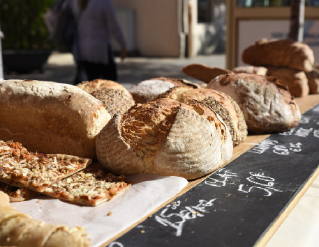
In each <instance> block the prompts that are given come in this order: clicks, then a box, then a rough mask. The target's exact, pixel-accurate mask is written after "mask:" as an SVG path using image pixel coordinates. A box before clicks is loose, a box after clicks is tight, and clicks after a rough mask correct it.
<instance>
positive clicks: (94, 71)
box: [82, 61, 102, 81]
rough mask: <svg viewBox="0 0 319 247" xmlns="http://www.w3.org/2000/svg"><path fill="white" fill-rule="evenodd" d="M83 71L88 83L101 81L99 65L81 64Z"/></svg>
mask: <svg viewBox="0 0 319 247" xmlns="http://www.w3.org/2000/svg"><path fill="white" fill-rule="evenodd" d="M82 65H83V69H84V71H85V73H86V76H87V80H88V81H93V80H95V79H102V78H101V72H100V71H101V69H100V65H99V64H96V63H90V62H87V61H85V62H83V64H82Z"/></svg>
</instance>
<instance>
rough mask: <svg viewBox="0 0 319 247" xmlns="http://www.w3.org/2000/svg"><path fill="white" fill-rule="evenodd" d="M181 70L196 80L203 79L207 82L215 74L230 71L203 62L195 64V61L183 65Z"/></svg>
mask: <svg viewBox="0 0 319 247" xmlns="http://www.w3.org/2000/svg"><path fill="white" fill-rule="evenodd" d="M182 71H183V72H184V73H185V74H186V75H188V76H190V77H193V78H195V79H197V80H200V81H204V82H206V83H209V82H210V81H211V80H212V79H214V78H215V77H216V76H219V75H223V74H229V73H232V71H230V70H227V69H222V68H218V67H210V66H207V65H204V64H196V63H195V64H190V65H187V66H185V67H184V68H183V69H182Z"/></svg>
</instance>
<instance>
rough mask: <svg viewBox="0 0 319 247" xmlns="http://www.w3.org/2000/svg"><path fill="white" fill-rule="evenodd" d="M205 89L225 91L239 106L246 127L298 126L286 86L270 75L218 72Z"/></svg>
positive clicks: (266, 130)
mask: <svg viewBox="0 0 319 247" xmlns="http://www.w3.org/2000/svg"><path fill="white" fill-rule="evenodd" d="M208 88H211V89H215V90H218V91H221V92H224V93H226V94H228V95H229V96H230V97H232V98H233V99H234V100H235V101H236V102H237V104H238V105H239V107H240V108H241V110H242V112H243V114H244V117H245V120H246V123H247V126H248V130H249V131H251V132H254V133H260V134H270V133H278V132H283V131H287V130H289V129H291V128H293V127H295V126H297V125H298V123H299V121H300V118H301V114H300V111H299V107H298V105H297V104H296V102H295V100H294V98H293V96H292V95H291V94H290V93H289V91H288V89H287V86H285V85H283V84H281V83H280V81H279V80H277V79H276V78H274V77H267V76H261V75H254V74H245V73H241V74H232V75H221V76H219V77H217V78H215V79H214V80H212V81H211V82H210V83H209V84H208Z"/></svg>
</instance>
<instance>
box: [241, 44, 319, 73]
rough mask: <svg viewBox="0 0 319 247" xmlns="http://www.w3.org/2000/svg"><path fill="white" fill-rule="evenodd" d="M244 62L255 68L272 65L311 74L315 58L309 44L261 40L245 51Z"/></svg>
mask: <svg viewBox="0 0 319 247" xmlns="http://www.w3.org/2000/svg"><path fill="white" fill-rule="evenodd" d="M242 60H243V62H244V63H246V64H250V65H255V66H266V65H270V66H278V67H287V68H292V69H297V70H302V71H304V72H310V71H312V69H313V65H314V61H315V58H314V54H313V51H312V49H311V48H310V47H309V46H308V45H307V44H304V43H301V42H295V41H292V40H267V39H261V40H258V41H257V42H256V43H255V44H253V45H251V46H249V47H247V48H246V49H245V50H244V51H243V54H242Z"/></svg>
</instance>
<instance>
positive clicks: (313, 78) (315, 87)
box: [306, 69, 319, 94]
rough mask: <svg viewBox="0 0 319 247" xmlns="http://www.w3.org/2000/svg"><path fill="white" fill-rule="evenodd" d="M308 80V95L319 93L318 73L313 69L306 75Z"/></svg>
mask: <svg viewBox="0 0 319 247" xmlns="http://www.w3.org/2000/svg"><path fill="white" fill-rule="evenodd" d="M306 76H307V79H308V86H309V93H311V94H317V93H319V71H318V70H316V69H314V70H313V71H311V72H309V73H307V74H306Z"/></svg>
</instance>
